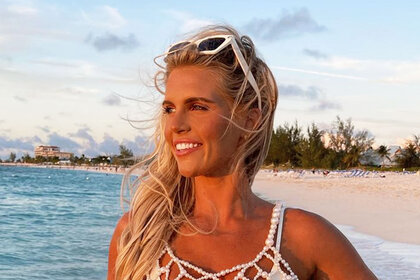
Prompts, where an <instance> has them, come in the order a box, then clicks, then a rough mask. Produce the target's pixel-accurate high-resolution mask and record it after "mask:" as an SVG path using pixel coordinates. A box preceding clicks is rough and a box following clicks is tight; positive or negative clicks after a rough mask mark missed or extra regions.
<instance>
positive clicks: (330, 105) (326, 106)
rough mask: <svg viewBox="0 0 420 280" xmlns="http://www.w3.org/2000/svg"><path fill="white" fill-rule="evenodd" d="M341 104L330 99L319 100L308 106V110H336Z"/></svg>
mask: <svg viewBox="0 0 420 280" xmlns="http://www.w3.org/2000/svg"><path fill="white" fill-rule="evenodd" d="M338 109H341V105H340V104H338V103H335V102H332V101H327V100H319V102H318V104H316V105H315V106H312V107H310V108H309V110H310V111H326V110H338Z"/></svg>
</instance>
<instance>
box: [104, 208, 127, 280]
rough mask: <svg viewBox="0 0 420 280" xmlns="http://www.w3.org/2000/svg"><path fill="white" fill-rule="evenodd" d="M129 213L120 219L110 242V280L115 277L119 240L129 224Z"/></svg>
mask: <svg viewBox="0 0 420 280" xmlns="http://www.w3.org/2000/svg"><path fill="white" fill-rule="evenodd" d="M128 217H129V216H128V213H125V214H124V215H123V216H122V217H121V219H120V220H119V221H118V223H117V226H116V227H115V230H114V234H113V235H112V238H111V243H110V244H109V253H108V277H107V279H108V280H114V279H115V261H116V259H117V256H118V242H119V240H120V237H121V234H122V232H123V230H124V229H125V227H126V226H127V224H128Z"/></svg>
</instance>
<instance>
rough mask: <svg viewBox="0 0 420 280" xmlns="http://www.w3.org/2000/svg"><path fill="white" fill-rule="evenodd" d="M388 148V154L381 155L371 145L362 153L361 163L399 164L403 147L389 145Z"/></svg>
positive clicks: (378, 164) (387, 165) (375, 164)
mask: <svg viewBox="0 0 420 280" xmlns="http://www.w3.org/2000/svg"><path fill="white" fill-rule="evenodd" d="M388 149H389V150H388V155H386V156H383V157H381V155H379V154H378V152H377V151H376V150H374V149H373V148H372V147H371V148H369V149H368V150H367V151H366V152H365V153H364V154H363V155H362V157H361V159H360V163H361V164H363V165H374V166H385V167H390V166H396V165H398V163H397V159H398V157H399V156H400V155H401V151H402V149H401V147H400V146H389V147H388Z"/></svg>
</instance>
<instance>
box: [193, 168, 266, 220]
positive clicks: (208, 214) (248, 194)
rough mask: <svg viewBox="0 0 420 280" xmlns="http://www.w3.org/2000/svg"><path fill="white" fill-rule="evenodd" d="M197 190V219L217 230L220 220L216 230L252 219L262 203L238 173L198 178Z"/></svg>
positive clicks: (195, 184)
mask: <svg viewBox="0 0 420 280" xmlns="http://www.w3.org/2000/svg"><path fill="white" fill-rule="evenodd" d="M194 189H195V207H194V211H193V218H194V219H195V220H196V221H197V222H199V221H200V222H204V223H205V224H208V225H210V224H211V225H213V226H214V225H215V217H217V224H216V225H215V226H216V228H219V227H228V226H229V224H232V223H233V222H234V221H235V220H238V219H248V218H250V216H251V215H252V213H253V210H254V208H255V207H256V202H257V200H258V197H257V196H256V195H254V194H253V193H252V191H251V187H250V186H249V184H248V180H247V179H246V178H242V179H241V178H239V176H237V174H235V173H234V174H229V175H226V176H222V177H204V176H199V177H195V178H194Z"/></svg>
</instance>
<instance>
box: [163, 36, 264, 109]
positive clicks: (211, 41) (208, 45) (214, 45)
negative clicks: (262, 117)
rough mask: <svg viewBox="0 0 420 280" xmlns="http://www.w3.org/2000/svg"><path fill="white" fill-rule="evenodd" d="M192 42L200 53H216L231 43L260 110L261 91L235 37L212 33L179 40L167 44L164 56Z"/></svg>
mask: <svg viewBox="0 0 420 280" xmlns="http://www.w3.org/2000/svg"><path fill="white" fill-rule="evenodd" d="M191 44H194V45H196V46H197V50H198V51H199V52H200V53H202V54H208V55H211V54H216V53H218V52H220V51H221V50H223V49H224V48H225V47H227V46H229V45H231V46H232V49H233V52H234V53H235V56H236V58H237V59H238V61H239V65H241V68H242V71H244V73H245V76H246V77H247V79H248V82H249V83H250V84H251V86H252V87H253V88H254V90H255V92H256V93H257V97H258V109H260V110H261V93H260V89H259V88H258V85H257V82H256V81H255V78H254V75H252V72H251V71H249V66H248V64H247V63H246V60H245V58H244V56H243V55H242V52H241V50H240V49H239V46H238V43H237V42H236V40H235V37H234V36H232V35H213V36H208V37H205V38H202V39H199V40H196V41H193V42H190V41H181V42H178V43H175V44H172V45H170V46H169V48H168V50H167V51H166V53H165V54H166V55H165V57H167V56H168V55H170V54H172V53H174V52H176V51H178V50H180V49H183V48H185V47H186V46H189V45H191Z"/></svg>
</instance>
